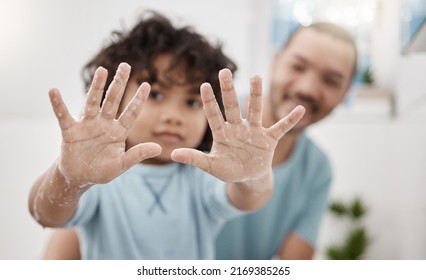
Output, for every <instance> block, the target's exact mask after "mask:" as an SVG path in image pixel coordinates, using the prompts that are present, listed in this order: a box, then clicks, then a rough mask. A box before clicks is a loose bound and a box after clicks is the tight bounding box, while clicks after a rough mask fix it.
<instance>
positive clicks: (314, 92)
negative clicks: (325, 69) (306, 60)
mask: <svg viewBox="0 0 426 280" xmlns="http://www.w3.org/2000/svg"><path fill="white" fill-rule="evenodd" d="M294 91H295V92H296V93H297V95H298V97H299V98H300V99H302V100H304V101H314V100H318V99H319V98H320V92H321V85H320V82H319V78H318V77H317V76H316V75H315V74H314V73H310V72H308V73H305V74H304V75H302V76H300V77H299V80H298V81H297V84H296V88H295V89H294Z"/></svg>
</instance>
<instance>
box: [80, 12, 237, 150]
mask: <svg viewBox="0 0 426 280" xmlns="http://www.w3.org/2000/svg"><path fill="white" fill-rule="evenodd" d="M164 54H169V55H170V56H171V64H170V66H169V68H168V69H167V73H166V76H167V81H166V82H167V83H170V84H179V85H182V83H183V84H189V85H197V86H200V85H201V84H202V83H203V82H208V83H210V84H211V86H212V88H213V90H214V93H215V96H216V100H217V101H218V104H219V106H220V108H221V110H222V114H223V104H222V97H221V94H220V85H219V78H218V72H219V70H221V69H223V68H228V69H230V70H231V71H232V72H235V71H236V70H237V66H236V64H235V63H234V62H233V61H232V60H231V59H230V58H228V57H227V56H226V55H225V54H224V53H223V52H222V46H221V44H219V43H218V44H216V45H212V44H210V43H209V42H208V41H207V40H206V39H205V38H204V37H203V36H201V35H200V34H198V33H196V32H195V31H194V30H193V29H192V28H191V27H189V26H184V27H175V26H173V24H172V23H171V22H170V20H168V19H167V18H166V17H164V16H162V15H160V14H159V13H156V12H153V11H148V12H145V13H144V14H142V16H141V18H140V20H139V22H138V23H137V24H136V26H135V27H134V28H133V29H132V30H130V31H128V32H126V31H114V32H113V33H112V38H111V42H110V44H109V45H107V46H106V47H105V48H103V49H102V50H101V51H100V52H99V53H98V54H97V55H95V57H94V58H93V59H91V60H90V61H89V62H88V63H87V64H86V65H85V67H84V68H83V71H82V74H83V80H84V83H85V86H86V89H88V88H89V86H90V83H91V81H92V79H93V76H94V72H95V70H96V68H98V67H99V66H102V67H104V68H106V69H107V70H108V72H109V73H110V75H108V79H107V83H106V88H107V87H108V85H109V84H110V83H111V82H112V79H113V75H111V73H114V72H115V70H116V69H117V67H118V65H119V64H120V63H121V62H127V63H128V64H129V65H130V66H131V67H132V72H131V74H130V78H132V77H134V75H138V74H140V73H141V72H144V73H147V76H146V80H145V81H147V82H149V83H154V82H158V73H157V69H155V67H154V61H155V60H156V59H157V58H158V57H159V56H160V55H164ZM175 70H178V71H181V70H182V71H184V72H185V73H184V74H185V75H184V77H185V79H184V81H183V82H182V81H181V82H178V81H175V80H173V79H172V77H173V76H172V75H169V74H170V73H172V72H173V71H175ZM103 98H105V92H104V96H103ZM212 141H213V138H212V134H211V130H210V128H209V127H207V129H206V132H205V135H204V137H203V140H202V142H201V144H200V145H199V147H197V149H199V150H202V151H209V150H210V148H211V145H212Z"/></svg>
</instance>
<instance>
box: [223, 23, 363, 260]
mask: <svg viewBox="0 0 426 280" xmlns="http://www.w3.org/2000/svg"><path fill="white" fill-rule="evenodd" d="M356 61H357V54H356V47H355V43H354V41H353V39H352V37H351V36H350V35H349V34H348V33H347V32H346V31H345V30H344V29H342V28H340V27H339V26H336V25H334V24H330V23H316V24H312V25H310V26H308V27H302V28H300V29H298V30H296V32H294V33H293V35H292V36H291V37H290V39H289V40H288V41H287V44H286V45H285V46H284V48H282V49H281V50H280V51H279V52H278V53H277V54H276V56H275V57H274V61H273V63H272V72H271V81H270V92H269V94H268V95H267V96H265V98H266V100H265V101H264V108H263V124H264V125H265V127H268V126H270V125H272V124H273V123H275V122H276V121H277V120H279V119H280V118H282V117H283V116H285V115H286V114H288V113H289V112H290V111H291V110H292V109H293V108H294V107H296V105H299V104H300V105H303V106H304V107H305V108H306V113H305V116H304V117H303V119H302V120H301V121H300V122H299V123H298V124H297V125H296V126H295V127H294V128H293V129H292V130H291V131H290V132H289V133H288V134H287V135H286V137H284V138H285V139H282V140H281V141H279V143H278V145H277V148H276V150H275V154H274V159H273V167H274V179H275V189H274V193H273V195H272V197H271V199H270V201H269V202H268V204H267V205H266V206H265V207H264V208H262V209H261V210H260V211H258V212H256V213H252V214H249V215H246V216H243V217H240V218H237V219H236V220H233V221H231V222H228V223H227V224H226V225H225V227H224V228H223V230H222V231H221V233H220V234H219V236H218V239H217V243H216V245H217V246H216V255H217V258H218V259H271V258H279V259H312V258H313V255H314V249H315V242H316V238H317V232H318V228H319V225H320V220H321V216H322V214H323V213H324V211H325V209H326V208H327V204H328V202H327V196H328V190H329V186H330V184H331V179H332V176H331V168H330V163H329V160H328V158H327V156H326V155H325V154H324V153H323V152H322V151H321V150H320V149H319V148H318V147H317V146H316V145H315V144H314V143H313V142H312V141H311V140H310V139H309V138H308V137H307V136H306V135H305V133H304V131H305V129H306V128H307V127H308V126H309V125H311V124H313V123H315V122H317V121H319V120H321V119H323V118H324V117H326V116H327V115H328V114H329V113H330V112H331V111H332V110H333V109H334V108H335V107H336V106H337V105H338V104H339V103H341V102H342V100H343V99H344V97H345V95H346V93H347V91H348V90H349V87H350V85H351V81H352V77H353V75H354V74H355V72H356Z"/></svg>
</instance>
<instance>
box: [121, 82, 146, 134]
mask: <svg viewBox="0 0 426 280" xmlns="http://www.w3.org/2000/svg"><path fill="white" fill-rule="evenodd" d="M150 90H151V87H150V85H149V84H148V83H142V85H141V86H140V87H139V89H138V91H137V92H136V94H135V96H134V97H133V99H132V100H131V101H130V102H129V104H127V106H126V108H125V109H124V111H123V112H122V113H121V115H120V117H119V118H118V120H119V121H120V122H121V124H122V125H123V126H124V127H125V128H127V129H129V128H130V127H131V126H132V124H133V122H134V121H135V120H136V118H137V117H138V116H139V113H140V111H141V109H142V105H143V103H145V101H146V99H147V97H148V95H149V92H150Z"/></svg>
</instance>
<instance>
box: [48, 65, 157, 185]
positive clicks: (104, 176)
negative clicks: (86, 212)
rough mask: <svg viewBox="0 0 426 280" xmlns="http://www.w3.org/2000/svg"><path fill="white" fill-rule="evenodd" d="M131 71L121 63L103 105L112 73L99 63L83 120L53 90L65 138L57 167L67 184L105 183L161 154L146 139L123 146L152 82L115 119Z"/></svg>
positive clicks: (51, 92) (53, 99)
mask: <svg viewBox="0 0 426 280" xmlns="http://www.w3.org/2000/svg"><path fill="white" fill-rule="evenodd" d="M129 74H130V66H129V65H128V64H126V63H121V64H120V65H119V67H118V69H117V72H116V75H115V77H114V80H113V82H112V83H111V84H110V86H109V87H108V90H107V94H106V97H105V100H104V102H103V103H102V106H101V100H102V94H103V92H104V86H105V83H106V79H107V75H108V73H107V71H106V69H104V68H102V67H99V68H98V69H97V70H96V72H95V75H94V78H93V81H92V84H91V87H90V89H89V92H88V93H87V100H86V105H85V108H84V114H83V117H82V118H81V119H80V120H75V119H74V118H73V117H72V116H71V115H70V113H69V111H68V109H67V107H66V106H65V104H64V102H63V100H62V97H61V95H60V93H59V91H58V90H57V89H52V90H50V91H49V97H50V102H51V104H52V107H53V111H54V112H55V115H56V118H57V119H58V121H59V125H60V127H61V131H62V139H63V140H62V151H61V155H60V158H59V160H58V169H59V171H60V172H61V173H62V175H63V176H64V178H65V180H66V181H67V183H68V184H70V185H73V186H80V187H83V186H87V185H91V184H102V183H107V182H109V181H111V180H113V179H114V178H116V177H118V176H119V175H121V174H122V173H123V172H124V171H126V170H127V169H129V168H130V167H131V166H133V165H134V164H136V163H138V162H140V161H143V160H144V159H147V158H151V157H155V156H157V155H158V154H160V152H161V147H160V146H159V145H158V144H156V143H142V144H139V145H136V146H134V147H132V148H130V149H129V150H127V151H126V150H125V140H126V138H127V135H128V133H129V129H130V127H131V126H132V124H133V122H134V121H135V119H136V118H137V116H138V115H139V112H140V110H141V108H142V105H143V103H144V102H145V100H146V98H147V96H148V95H149V92H150V86H149V84H147V83H143V84H142V85H141V86H140V87H139V89H138V91H137V92H136V94H135V97H134V98H133V99H132V101H131V102H130V103H129V104H128V105H127V107H126V109H125V110H124V111H123V112H122V114H121V115H120V116H119V117H118V118H117V119H116V115H117V112H118V108H119V105H120V102H121V99H122V96H123V93H124V90H125V87H126V84H127V80H128V78H129Z"/></svg>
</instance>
